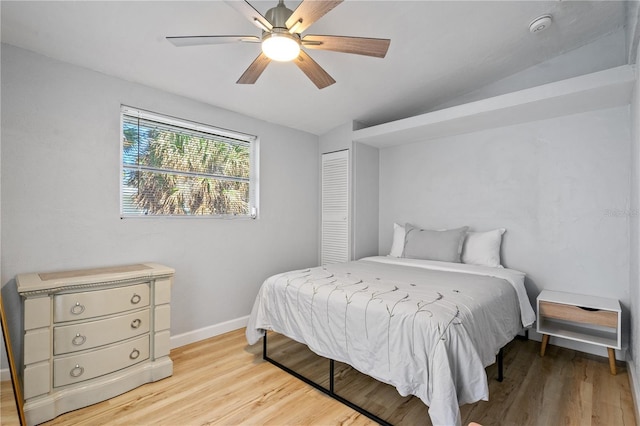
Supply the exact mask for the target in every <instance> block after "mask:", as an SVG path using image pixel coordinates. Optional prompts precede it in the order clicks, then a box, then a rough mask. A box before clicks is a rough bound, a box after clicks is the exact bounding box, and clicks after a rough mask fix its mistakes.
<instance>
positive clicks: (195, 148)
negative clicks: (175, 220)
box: [121, 107, 257, 217]
mask: <svg viewBox="0 0 640 426" xmlns="http://www.w3.org/2000/svg"><path fill="white" fill-rule="evenodd" d="M121 122H122V139H121V147H122V151H121V153H122V168H121V172H122V173H121V215H122V216H123V217H126V216H209V217H211V216H216V217H218V216H221V217H223V216H232V217H255V214H256V212H257V206H256V202H255V201H256V199H257V196H256V191H257V188H256V186H257V173H256V170H255V167H254V165H255V164H256V158H255V156H256V152H257V150H256V146H255V145H256V143H257V138H256V137H255V136H251V135H246V134H243V133H240V132H232V131H229V130H224V129H217V128H214V127H210V126H206V125H203V124H200V123H195V122H191V121H187V120H181V119H177V118H174V117H168V116H162V115H159V114H155V113H151V112H147V111H142V110H137V109H133V108H130V107H122V111H121Z"/></svg>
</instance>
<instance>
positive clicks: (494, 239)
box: [462, 228, 505, 268]
mask: <svg viewBox="0 0 640 426" xmlns="http://www.w3.org/2000/svg"><path fill="white" fill-rule="evenodd" d="M504 232H505V229H504V228H499V229H494V230H493V231H487V232H467V238H466V239H465V242H464V246H463V248H462V263H469V264H471V265H482V266H492V267H494V268H502V265H500V245H501V244H502V234H504Z"/></svg>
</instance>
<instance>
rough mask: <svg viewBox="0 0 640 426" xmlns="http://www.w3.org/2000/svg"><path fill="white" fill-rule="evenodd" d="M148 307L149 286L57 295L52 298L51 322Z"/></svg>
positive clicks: (141, 285) (142, 285)
mask: <svg viewBox="0 0 640 426" xmlns="http://www.w3.org/2000/svg"><path fill="white" fill-rule="evenodd" d="M145 306H149V285H148V284H137V285H131V286H126V287H118V288H110V289H106V290H96V291H86V292H81V293H70V294H58V295H55V296H54V297H53V322H65V321H74V320H79V319H86V318H93V317H99V316H103V315H111V314H115V313H118V312H125V311H129V310H131V309H137V308H143V307H145Z"/></svg>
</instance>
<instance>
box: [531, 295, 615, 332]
mask: <svg viewBox="0 0 640 426" xmlns="http://www.w3.org/2000/svg"><path fill="white" fill-rule="evenodd" d="M539 308H540V315H541V316H542V317H546V318H554V319H559V320H564V321H574V322H579V323H583V324H594V325H601V326H604V327H611V328H616V327H617V326H618V314H617V312H613V311H605V310H599V309H586V308H581V307H579V306H573V305H567V304H563V303H554V302H547V301H542V300H541V301H540V302H539Z"/></svg>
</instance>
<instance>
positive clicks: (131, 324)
mask: <svg viewBox="0 0 640 426" xmlns="http://www.w3.org/2000/svg"><path fill="white" fill-rule="evenodd" d="M149 323H150V321H149V309H148V308H147V309H145V310H142V311H137V312H132V313H130V314H125V315H121V316H117V317H113V318H107V319H103V320H98V321H90V322H83V323H79V324H72V325H65V326H61V327H54V329H53V354H54V355H60V354H66V353H70V352H77V351H82V350H85V349H91V348H95V347H98V346H104V345H108V344H111V343H115V342H119V341H121V340H126V339H130V338H132V337H135V336H140V335H141V334H145V333H148V332H149Z"/></svg>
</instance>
